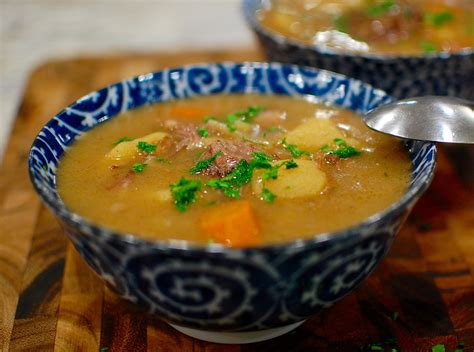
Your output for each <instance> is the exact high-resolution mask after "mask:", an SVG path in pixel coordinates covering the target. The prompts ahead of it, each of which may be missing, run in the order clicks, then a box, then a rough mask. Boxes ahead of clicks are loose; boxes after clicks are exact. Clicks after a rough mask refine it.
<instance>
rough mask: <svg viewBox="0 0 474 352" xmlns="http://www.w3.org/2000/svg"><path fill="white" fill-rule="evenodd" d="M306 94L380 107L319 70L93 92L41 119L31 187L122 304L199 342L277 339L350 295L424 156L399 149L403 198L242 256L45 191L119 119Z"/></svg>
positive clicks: (405, 201) (406, 199)
mask: <svg viewBox="0 0 474 352" xmlns="http://www.w3.org/2000/svg"><path fill="white" fill-rule="evenodd" d="M230 93H242V94H245V93H260V94H267V95H268V94H270V95H272V94H280V95H292V96H302V95H313V96H316V97H318V98H319V99H321V100H323V101H328V102H331V103H333V104H336V105H340V106H343V107H345V108H349V109H352V110H354V111H357V112H361V113H363V112H365V111H367V110H369V109H371V108H373V107H375V106H377V105H379V104H382V103H385V102H388V101H389V97H388V96H387V95H385V93H383V92H382V91H380V90H377V89H373V88H372V87H370V86H369V85H367V84H363V83H361V82H360V81H356V80H353V79H349V78H347V77H345V76H342V75H339V74H334V73H331V72H328V71H324V70H317V69H311V68H303V67H298V66H292V65H283V64H277V63H243V64H235V63H223V64H202V65H192V66H185V67H181V68H175V69H168V70H163V71H160V72H156V73H150V74H146V75H142V76H139V77H135V78H132V79H129V80H126V81H123V82H119V83H116V84H113V85H111V86H109V87H107V88H104V89H102V90H99V91H96V92H93V93H91V94H89V95H87V96H85V97H83V98H81V99H79V100H78V101H77V102H75V103H74V104H72V105H71V106H69V107H67V108H66V109H64V110H63V111H61V112H60V113H59V114H58V115H56V116H55V117H54V118H53V119H52V120H50V121H49V122H48V123H47V124H46V125H45V126H44V127H43V129H42V130H41V131H40V132H39V134H38V136H37V137H36V139H35V140H34V142H33V146H32V148H31V152H30V155H29V172H30V176H31V181H32V183H33V185H34V187H35V188H36V191H37V192H38V194H39V195H40V197H41V199H42V201H43V202H44V203H45V204H46V205H47V206H48V207H49V208H50V209H51V210H52V212H53V213H54V214H55V215H56V217H57V218H58V219H59V221H60V222H61V224H62V225H63V227H64V229H65V232H66V234H67V236H68V237H69V238H70V239H71V241H72V242H73V243H74V245H75V247H76V249H77V250H78V251H79V253H80V254H81V255H82V256H83V257H84V259H85V260H86V261H87V262H88V263H89V265H90V266H91V267H92V268H93V269H94V271H95V272H96V273H97V274H98V275H100V277H101V278H102V279H103V280H104V281H105V282H106V283H108V284H109V285H110V286H111V287H112V288H113V289H114V290H115V291H116V292H117V293H118V294H119V295H121V296H122V297H123V298H125V299H127V300H129V301H131V302H134V303H136V304H138V305H139V306H141V307H144V308H145V309H147V310H148V311H149V312H150V313H152V314H156V315H158V316H160V317H162V318H163V319H165V320H166V321H168V322H169V323H170V324H172V326H174V327H175V328H176V329H178V330H180V331H182V332H184V333H186V334H189V335H191V336H194V337H198V338H200V339H204V340H209V341H215V342H224V343H225V342H227V343H244V342H255V341H261V340H265V339H268V338H272V337H275V336H278V335H281V334H283V333H285V332H287V331H289V330H291V329H294V328H295V327H297V326H298V325H300V324H301V323H303V322H304V320H305V319H306V318H308V317H309V316H310V315H311V314H314V313H316V312H318V311H319V310H320V309H322V308H324V307H327V306H329V305H331V304H333V303H334V302H336V301H337V300H339V299H340V298H342V297H343V296H345V295H346V294H347V293H349V292H350V291H351V290H353V289H354V287H356V286H357V285H358V284H359V283H360V282H361V281H362V280H364V279H365V278H366V277H367V276H368V275H369V273H370V272H371V271H372V270H373V269H374V268H375V266H376V265H377V264H378V263H379V262H380V260H381V259H382V257H383V256H384V255H385V253H386V252H387V251H388V249H389V247H390V245H391V243H392V241H393V239H394V236H395V234H396V233H397V231H398V229H399V228H400V226H401V224H402V222H403V221H404V219H405V218H406V216H407V215H408V213H409V211H410V209H411V208H412V206H413V205H414V203H415V202H416V200H417V199H418V198H419V197H420V196H421V194H422V193H423V192H424V191H425V190H426V188H427V187H428V185H429V183H430V181H431V179H432V176H433V172H434V168H435V154H436V149H435V146H434V145H433V144H431V143H422V142H414V141H411V142H406V146H407V149H408V150H409V154H410V156H411V160H412V163H413V173H412V181H411V184H410V186H409V188H408V190H407V191H406V193H405V194H404V195H403V197H402V198H401V199H400V200H399V201H398V202H397V203H395V204H393V205H392V206H391V207H389V208H388V209H386V210H384V211H383V212H380V213H378V214H375V215H373V216H371V217H370V218H368V219H366V220H365V221H364V222H362V223H360V224H358V225H357V226H354V227H352V228H348V229H346V230H343V231H338V232H334V233H325V234H320V235H317V236H314V237H313V238H308V239H304V240H297V241H293V242H289V243H285V244H279V245H271V246H262V247H255V248H247V249H229V248H224V247H222V246H219V245H213V244H211V245H208V246H197V245H194V244H191V243H188V242H185V241H155V242H152V241H146V240H143V239H141V238H139V237H134V236H132V235H131V234H126V233H118V232H116V231H113V230H110V229H107V228H104V227H102V226H100V225H98V224H93V223H91V222H89V221H88V220H87V219H85V218H83V217H81V216H80V214H74V213H72V212H71V211H69V210H68V208H67V207H66V206H65V204H64V203H63V201H62V200H61V198H60V196H59V195H58V192H57V189H56V178H55V175H56V169H57V167H58V163H59V159H60V157H61V155H62V154H63V153H64V152H65V150H67V148H68V146H69V145H70V144H71V143H72V142H74V140H75V139H76V138H78V137H79V136H81V135H82V134H83V133H84V132H86V131H87V130H89V129H91V128H93V127H94V126H96V125H98V124H100V123H102V122H103V121H105V120H108V119H109V118H113V116H114V115H117V114H119V113H121V112H123V111H127V110H130V109H134V108H137V107H139V106H142V105H145V104H155V103H156V104H159V103H161V102H165V101H169V100H174V99H183V98H186V97H191V96H200V95H210V94H230Z"/></svg>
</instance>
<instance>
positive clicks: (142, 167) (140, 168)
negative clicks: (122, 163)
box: [132, 163, 147, 174]
mask: <svg viewBox="0 0 474 352" xmlns="http://www.w3.org/2000/svg"><path fill="white" fill-rule="evenodd" d="M146 167H147V164H143V163H136V164H133V165H132V170H133V171H135V172H136V173H137V174H139V173H140V172H143V170H145V168H146Z"/></svg>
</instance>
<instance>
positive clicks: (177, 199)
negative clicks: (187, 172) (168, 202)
mask: <svg viewBox="0 0 474 352" xmlns="http://www.w3.org/2000/svg"><path fill="white" fill-rule="evenodd" d="M170 190H171V195H172V196H173V198H174V205H175V206H176V208H177V209H178V210H179V211H181V212H183V211H185V210H186V209H187V207H188V205H189V204H191V203H194V202H195V201H196V193H197V192H198V191H200V190H201V181H198V180H187V179H185V178H184V177H181V179H180V180H179V181H178V182H176V183H173V184H171V185H170Z"/></svg>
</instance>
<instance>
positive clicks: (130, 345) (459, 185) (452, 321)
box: [0, 49, 474, 352]
mask: <svg viewBox="0 0 474 352" xmlns="http://www.w3.org/2000/svg"><path fill="white" fill-rule="evenodd" d="M261 58H262V57H261V54H260V53H259V52H257V51H255V50H251V49H248V50H235V49H234V50H228V51H226V50H223V51H216V52H209V51H206V52H176V53H156V54H147V55H144V54H140V55H135V54H124V55H116V56H113V57H101V58H77V59H68V60H58V61H51V62H48V63H45V64H44V65H42V66H41V67H39V68H37V69H36V70H35V71H34V72H33V73H32V75H31V78H30V80H29V83H28V85H27V87H26V89H25V93H24V97H23V101H22V104H21V106H20V108H19V111H18V116H17V118H16V123H15V125H14V128H13V131H12V134H11V137H10V140H9V143H8V147H7V152H6V155H5V159H4V163H3V166H2V167H1V169H0V170H1V172H0V349H1V350H2V351H52V350H54V351H100V350H103V351H105V350H108V351H170V352H171V351H181V352H182V351H194V352H198V351H199V352H201V351H202V352H204V351H208V352H211V351H215V352H217V351H231V352H232V351H242V352H245V351H248V352H251V351H360V350H367V351H370V350H377V349H374V348H378V347H379V346H380V347H381V348H382V350H385V351H391V348H392V347H397V348H398V350H401V351H431V348H432V346H434V345H437V344H442V345H444V346H445V347H446V351H452V350H454V349H455V348H456V347H457V346H458V345H459V344H460V343H462V344H464V351H469V352H470V351H474V174H473V171H472V160H471V161H470V162H467V161H466V160H468V159H466V155H470V153H471V154H472V149H470V150H467V154H466V149H463V148H459V147H457V148H454V147H453V148H446V147H441V148H439V149H440V156H439V166H438V170H437V174H436V177H435V180H434V182H433V184H432V186H431V187H430V189H429V190H428V192H427V193H426V194H425V195H424V196H423V197H422V199H421V200H420V201H419V202H418V204H417V205H416V207H415V209H414V211H413V213H412V214H411V216H410V217H409V219H408V221H407V223H406V224H405V226H404V227H403V229H402V231H401V233H400V234H399V236H398V237H397V239H396V241H395V243H394V245H393V247H392V249H391V251H390V253H389V255H388V257H387V258H386V259H385V260H384V261H383V263H382V264H381V265H380V266H379V267H378V268H377V270H376V271H375V273H374V274H372V275H371V276H370V278H369V279H368V280H367V281H366V282H364V283H363V284H362V285H361V286H360V287H359V288H358V289H357V290H356V291H355V292H353V293H352V294H350V295H348V296H347V297H346V298H344V299H343V300H341V301H340V302H338V303H337V304H336V305H334V306H333V307H331V308H329V309H327V310H325V311H324V312H322V313H320V314H318V315H315V316H313V317H312V318H310V319H308V321H307V322H306V323H305V324H303V325H302V326H301V327H300V328H298V329H297V330H295V331H293V332H291V333H289V334H287V335H285V336H282V337H280V338H277V339H274V340H270V341H266V342H261V343H257V344H249V345H242V346H238V345H218V344H212V343H207V342H203V341H199V340H195V339H193V338H190V337H187V336H185V335H182V334H180V333H179V332H177V331H175V330H174V329H173V328H171V327H170V326H169V325H167V324H166V323H164V322H162V321H160V320H158V319H156V318H154V317H151V316H148V315H145V314H143V313H141V312H140V311H138V310H137V309H136V308H135V307H133V306H132V305H130V304H128V303H126V302H123V301H122V300H121V299H120V298H118V297H117V296H116V295H115V294H114V293H112V292H111V291H110V290H108V289H107V288H106V287H105V286H104V285H103V284H102V282H101V281H100V279H99V278H98V277H97V276H96V275H95V274H94V273H93V272H92V270H91V269H89V267H88V266H87V264H86V263H85V262H84V261H83V260H82V258H81V257H80V256H79V255H78V254H77V252H76V251H75V250H74V249H73V247H72V245H71V244H70V243H69V242H68V241H67V239H66V237H65V236H64V235H63V234H62V232H61V229H60V228H59V225H58V224H57V222H56V221H55V219H54V217H53V216H52V215H51V214H50V213H49V212H48V211H47V210H46V209H45V208H44V207H43V206H42V205H41V204H40V201H39V199H38V198H37V196H36V195H35V193H34V191H33V188H32V187H31V185H30V183H29V179H28V174H27V166H26V160H27V155H28V151H29V147H30V145H31V142H32V140H33V138H34V136H35V135H36V133H37V132H38V131H39V129H40V128H41V126H42V125H43V124H44V123H45V122H46V121H47V120H48V119H50V118H51V117H52V116H53V115H54V114H55V113H57V112H58V111H59V110H60V109H62V108H63V107H64V106H66V105H67V104H69V103H71V102H73V101H74V100H76V99H77V98H79V97H81V96H83V95H84V94H86V93H88V92H90V91H92V90H95V89H97V88H101V87H103V86H105V85H107V84H110V83H113V82H115V81H118V80H121V79H124V78H127V77H130V76H134V75H137V74H141V73H146V72H149V71H154V70H158V69H161V68H164V67H170V66H178V65H181V64H186V63H193V62H210V61H214V62H216V61H224V60H235V61H243V60H259V59H261Z"/></svg>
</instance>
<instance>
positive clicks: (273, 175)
mask: <svg viewBox="0 0 474 352" xmlns="http://www.w3.org/2000/svg"><path fill="white" fill-rule="evenodd" d="M282 166H285V168H286V169H287V170H288V169H294V168H296V167H298V164H297V163H296V162H295V161H294V160H288V161H283V162H281V163H278V164H276V165H273V166H272V167H271V170H270V171H267V172H265V173H264V174H263V175H262V177H263V179H264V180H268V179H272V180H276V179H277V178H278V169H279V168H280V167H282Z"/></svg>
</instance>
